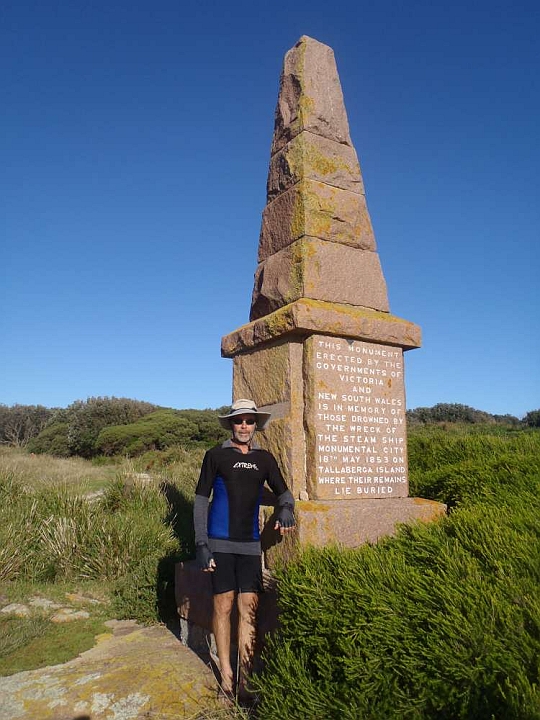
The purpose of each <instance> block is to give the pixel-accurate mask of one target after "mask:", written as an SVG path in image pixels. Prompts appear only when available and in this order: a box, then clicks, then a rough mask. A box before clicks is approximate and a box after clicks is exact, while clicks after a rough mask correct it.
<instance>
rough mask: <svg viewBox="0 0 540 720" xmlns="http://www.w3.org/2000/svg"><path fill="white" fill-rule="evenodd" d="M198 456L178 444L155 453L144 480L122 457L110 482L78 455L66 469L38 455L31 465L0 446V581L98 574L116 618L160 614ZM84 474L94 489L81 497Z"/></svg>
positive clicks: (180, 545) (186, 551)
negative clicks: (172, 452) (167, 452)
mask: <svg viewBox="0 0 540 720" xmlns="http://www.w3.org/2000/svg"><path fill="white" fill-rule="evenodd" d="M188 458H189V462H187V460H188ZM201 458H202V451H196V452H195V453H191V454H189V453H187V451H177V457H175V458H170V459H169V460H170V464H169V465H166V464H165V462H164V461H162V462H161V463H160V462H158V461H157V460H156V459H155V458H154V463H153V465H154V466H155V470H152V474H151V477H148V476H147V477H145V478H144V479H141V478H140V477H139V475H138V473H137V472H136V470H137V469H139V470H140V469H141V467H139V468H135V467H134V466H133V465H132V464H128V465H127V464H125V463H124V464H123V465H121V466H120V467H116V469H115V472H116V475H115V476H114V477H113V479H112V480H111V479H110V478H109V476H110V473H109V472H106V473H105V476H104V477H103V473H102V474H101V476H100V475H99V473H100V472H102V470H103V469H102V468H101V467H97V468H94V467H92V465H91V464H90V463H88V462H87V461H80V462H77V463H75V469H73V467H72V461H69V460H61V461H56V462H55V460H54V459H53V458H47V457H44V456H40V457H39V458H38V459H36V464H34V459H33V458H30V460H29V458H27V457H25V456H24V455H23V454H22V453H18V454H17V453H4V454H3V456H2V458H1V460H2V461H1V462H0V580H3V581H15V580H20V581H27V580H33V581H36V582H49V583H54V582H55V581H58V580H62V581H70V580H71V581H73V582H78V581H81V582H83V581H86V580H100V581H103V583H104V584H106V585H108V586H109V588H110V591H111V594H112V595H113V599H114V603H115V612H116V614H117V615H118V616H119V617H134V618H136V619H138V620H141V621H155V620H156V619H159V618H162V616H163V613H164V612H165V611H166V610H167V612H170V601H171V599H172V587H173V578H174V563H175V562H177V561H178V560H179V559H182V558H185V557H187V556H188V555H190V554H191V552H192V549H193V536H192V497H193V489H194V487H195V483H196V480H197V476H198V469H199V466H200V461H201ZM40 463H41V464H42V465H43V472H40V471H39V464H40ZM145 469H146V468H145ZM89 472H91V473H92V477H94V478H95V482H96V485H97V486H99V485H101V486H102V491H103V492H102V494H100V495H98V496H97V497H93V498H88V497H86V495H87V491H88V483H87V477H88V475H87V473H89ZM94 473H95V474H94ZM167 604H169V607H167Z"/></svg>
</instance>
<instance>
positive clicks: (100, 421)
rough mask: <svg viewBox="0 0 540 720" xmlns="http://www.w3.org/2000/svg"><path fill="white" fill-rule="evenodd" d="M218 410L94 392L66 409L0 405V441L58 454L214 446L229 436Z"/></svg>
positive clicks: (88, 455) (85, 455) (133, 452)
mask: <svg viewBox="0 0 540 720" xmlns="http://www.w3.org/2000/svg"><path fill="white" fill-rule="evenodd" d="M227 409H228V408H226V407H223V408H219V409H218V410H172V409H171V408H161V407H158V406H157V405H152V404H151V403H147V402H142V401H140V400H130V399H128V398H115V397H95V398H88V400H85V401H82V400H77V401H76V402H74V403H72V404H71V405H70V406H69V407H67V408H55V409H48V408H45V407H42V406H40V405H13V406H12V407H7V406H6V405H0V444H4V445H11V446H15V447H26V448H27V449H28V450H29V451H30V452H33V453H48V454H50V455H55V456H57V457H75V456H77V457H83V458H87V459H91V458H95V457H98V456H100V455H106V456H111V455H124V456H126V455H127V456H129V457H134V456H137V455H140V454H141V453H144V452H146V451H148V450H163V449H165V448H168V447H172V446H174V445H183V446H190V445H203V446H206V447H210V446H211V445H213V444H215V443H217V442H219V441H220V440H223V439H224V438H225V437H226V433H224V431H223V428H222V427H221V426H220V424H219V422H218V420H217V415H218V414H220V413H222V412H224V411H226V410H227Z"/></svg>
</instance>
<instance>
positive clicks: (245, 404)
mask: <svg viewBox="0 0 540 720" xmlns="http://www.w3.org/2000/svg"><path fill="white" fill-rule="evenodd" d="M271 414H272V413H269V412H261V411H260V410H257V406H256V405H255V403H254V402H253V400H246V399H245V398H243V399H242V400H236V402H233V404H232V406H231V412H230V413H229V414H228V415H218V420H219V422H220V424H221V427H224V428H225V429H226V430H230V427H231V425H230V419H231V418H233V417H234V416H235V415H255V419H256V422H257V430H264V428H265V427H266V423H267V422H268V421H269V420H270V416H271Z"/></svg>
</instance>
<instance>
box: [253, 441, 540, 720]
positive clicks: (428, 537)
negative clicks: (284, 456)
mask: <svg viewBox="0 0 540 720" xmlns="http://www.w3.org/2000/svg"><path fill="white" fill-rule="evenodd" d="M426 438H427V439H426ZM539 448H540V433H539V432H538V431H536V432H522V433H518V434H516V435H512V434H511V433H510V434H508V433H506V434H505V433H503V434H499V435H498V436H496V435H493V434H492V433H491V432H490V431H489V429H485V428H484V430H483V431H478V430H476V431H475V432H474V433H472V434H469V433H467V434H464V432H462V431H455V430H454V432H452V433H445V432H443V431H441V430H440V429H439V430H436V431H434V430H430V431H429V433H426V432H423V433H419V435H417V436H415V434H414V433H413V434H412V437H411V452H410V458H411V470H412V472H411V475H413V487H414V488H415V493H416V492H417V491H418V489H419V488H420V487H421V488H422V489H423V490H424V491H425V492H424V494H428V495H431V496H433V497H437V498H438V499H441V500H443V501H446V502H450V504H452V505H453V506H454V509H453V510H452V512H451V514H450V515H449V516H448V517H447V518H445V519H443V520H442V521H440V522H437V523H433V524H430V525H421V524H419V525H415V526H407V527H403V528H402V529H401V531H400V533H399V534H398V536H397V537H395V538H390V539H387V540H386V541H384V542H381V543H379V544H378V545H376V546H374V547H371V546H364V547H362V548H359V549H356V550H345V549H342V548H337V547H336V548H326V549H323V550H309V551H307V552H305V553H304V554H303V556H302V557H300V558H299V559H298V561H297V562H295V563H293V564H291V565H289V566H287V567H286V568H282V569H281V571H280V573H279V589H280V604H281V608H282V612H281V616H280V618H281V629H280V631H279V632H278V634H276V635H275V636H274V638H273V639H272V640H271V641H270V642H269V645H268V647H267V649H266V652H265V663H266V665H265V669H264V671H263V673H262V675H261V676H260V677H259V678H257V679H256V680H255V684H256V685H257V689H258V690H259V692H260V693H261V696H262V705H261V707H260V710H259V717H260V718H261V719H263V718H271V717H272V718H273V717H275V716H277V715H281V716H284V717H288V718H299V719H300V718H302V720H308V719H309V718H317V719H318V718H321V719H322V718H336V719H337V718H339V719H340V720H341V719H342V718H343V719H344V720H363V719H369V720H390V719H392V718H396V719H397V718H400V719H401V718H410V719H411V720H413V719H414V720H421V719H425V718H437V720H438V719H441V720H445V719H447V720H454V719H456V718H471V719H472V718H474V719H475V720H476V719H479V720H482V719H484V718H485V719H486V720H488V719H489V720H493V719H494V718H495V719H498V718H501V719H502V718H504V719H505V720H512V719H513V720H525V719H528V720H532V719H533V718H535V719H538V718H540V663H539V658H540V543H539V539H540V468H539V466H538V457H539V453H538V450H539Z"/></svg>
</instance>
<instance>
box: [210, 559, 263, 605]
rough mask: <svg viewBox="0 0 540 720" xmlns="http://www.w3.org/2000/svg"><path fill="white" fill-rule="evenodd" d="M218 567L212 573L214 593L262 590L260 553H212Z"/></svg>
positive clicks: (256, 591) (257, 591)
mask: <svg viewBox="0 0 540 720" xmlns="http://www.w3.org/2000/svg"><path fill="white" fill-rule="evenodd" d="M212 555H213V556H214V560H215V561H216V569H215V570H214V572H212V573H210V577H211V578H212V590H213V593H214V595H219V594H220V593H224V592H230V591H231V590H236V591H237V592H239V593H245V592H255V593H259V592H262V589H263V588H262V569H261V556H260V555H236V554H234V553H220V552H214V553H212Z"/></svg>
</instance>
